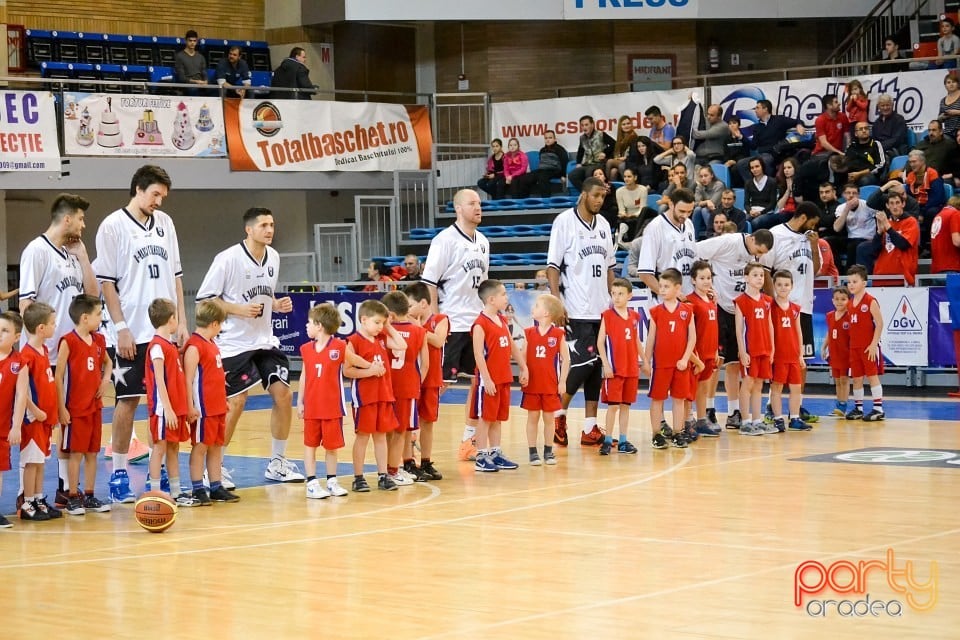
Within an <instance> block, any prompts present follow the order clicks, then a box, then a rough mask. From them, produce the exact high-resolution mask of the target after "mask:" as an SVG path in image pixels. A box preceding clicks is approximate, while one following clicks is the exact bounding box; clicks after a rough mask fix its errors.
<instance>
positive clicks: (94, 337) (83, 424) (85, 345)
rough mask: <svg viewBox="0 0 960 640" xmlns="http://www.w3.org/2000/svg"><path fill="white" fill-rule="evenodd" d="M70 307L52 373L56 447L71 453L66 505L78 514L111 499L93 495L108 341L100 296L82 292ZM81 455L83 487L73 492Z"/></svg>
mask: <svg viewBox="0 0 960 640" xmlns="http://www.w3.org/2000/svg"><path fill="white" fill-rule="evenodd" d="M69 313H70V319H71V320H72V321H73V324H74V325H75V327H76V328H75V329H74V330H73V331H71V332H70V333H68V334H66V335H64V336H63V337H62V338H60V347H59V350H58V352H57V372H56V374H55V375H54V379H55V381H56V383H57V397H58V399H59V401H60V402H59V408H60V424H61V425H62V427H63V438H62V441H63V442H62V447H61V448H62V449H63V450H64V451H65V452H67V453H69V455H70V458H69V460H68V461H67V486H66V487H65V489H66V491H67V502H66V509H65V511H66V512H67V513H68V514H70V515H72V516H82V515H83V514H85V513H86V512H87V511H93V512H95V513H105V512H107V511H110V505H109V504H104V503H103V502H101V501H100V500H98V499H97V497H96V496H95V495H93V489H94V487H95V486H96V480H97V454H98V453H100V436H101V434H102V430H103V415H102V409H103V394H104V393H106V392H107V391H109V389H110V380H111V373H112V372H113V362H112V361H111V360H110V356H109V355H108V354H107V341H106V339H105V338H104V337H103V334H101V333H99V329H100V322H101V321H102V319H103V306H102V303H101V302H100V298H97V297H95V296H88V295H83V294H81V295H79V296H77V297H76V298H74V299H73V301H72V302H71V303H70V309H69ZM81 459H82V460H83V480H84V485H85V487H84V491H83V493H79V494H78V493H77V489H78V487H79V485H80V460H81Z"/></svg>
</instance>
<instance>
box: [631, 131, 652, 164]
mask: <svg viewBox="0 0 960 640" xmlns="http://www.w3.org/2000/svg"><path fill="white" fill-rule="evenodd" d="M641 142H642V143H643V146H645V147H646V148H647V152H646V153H644V154H643V155H640V143H641ZM636 144H637V156H638V157H640V158H643V160H645V162H644V163H643V164H653V158H654V156H656V155H657V154H656V153H654V148H655V147H656V146H657V145H656V143H655V142H654V141H653V140H651V139H650V136H637V143H636Z"/></svg>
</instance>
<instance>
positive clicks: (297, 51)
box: [290, 47, 305, 58]
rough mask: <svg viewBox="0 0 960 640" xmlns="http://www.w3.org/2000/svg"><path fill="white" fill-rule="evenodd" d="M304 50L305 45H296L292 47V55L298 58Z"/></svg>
mask: <svg viewBox="0 0 960 640" xmlns="http://www.w3.org/2000/svg"><path fill="white" fill-rule="evenodd" d="M304 52H305V49H304V48H303V47H294V48H293V49H290V57H291V58H296V57H297V56H298V55H300V54H301V53H304Z"/></svg>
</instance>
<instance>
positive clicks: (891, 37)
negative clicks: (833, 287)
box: [883, 33, 900, 47]
mask: <svg viewBox="0 0 960 640" xmlns="http://www.w3.org/2000/svg"><path fill="white" fill-rule="evenodd" d="M888 42H892V43H893V44H895V45H897V47H899V46H900V43H899V42H897V36H895V35H894V34H892V33H891V34H890V35H888V36H886V37H885V38H884V39H883V44H887V43H888Z"/></svg>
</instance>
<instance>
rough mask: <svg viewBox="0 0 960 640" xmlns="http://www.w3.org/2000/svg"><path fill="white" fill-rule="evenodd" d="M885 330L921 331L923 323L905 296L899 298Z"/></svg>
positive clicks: (891, 331)
mask: <svg viewBox="0 0 960 640" xmlns="http://www.w3.org/2000/svg"><path fill="white" fill-rule="evenodd" d="M887 331H889V332H890V333H901V334H903V333H923V324H922V323H921V322H920V318H918V317H917V314H916V313H915V312H914V310H913V307H912V306H911V305H910V301H909V300H908V299H907V297H906V296H903V297H901V298H900V304H898V305H897V310H896V311H895V312H894V313H893V316H892V317H891V318H890V322H888V323H887Z"/></svg>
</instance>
